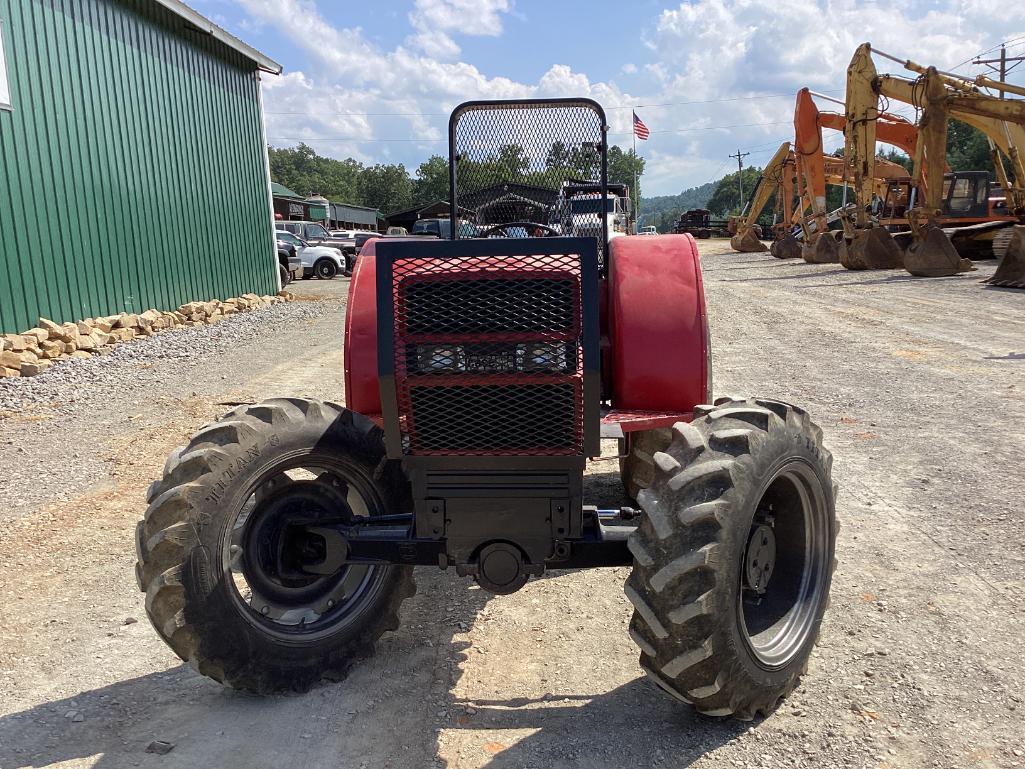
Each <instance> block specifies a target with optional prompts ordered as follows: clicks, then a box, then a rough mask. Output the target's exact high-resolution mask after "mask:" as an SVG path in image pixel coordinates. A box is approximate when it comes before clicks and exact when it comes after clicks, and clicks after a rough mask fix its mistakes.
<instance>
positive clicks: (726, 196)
mask: <svg viewBox="0 0 1025 769" xmlns="http://www.w3.org/2000/svg"><path fill="white" fill-rule="evenodd" d="M761 175H762V169H760V168H756V167H754V166H749V167H747V168H745V169H744V173H743V181H744V200H743V203H741V202H740V175H739V172H737V171H734V172H733V173H732V174H727V175H726V176H724V177H723V178H722V179H720V180H719V183H718V185H716V188H715V192H713V193H712V197H710V198H709V199H708V203H707V204H706V205H705V208H707V209H708V210H709V211H711V212H712V215H713V216H727V215H729V214H739V213H740V211H741V209H743V207H744V206H746V205H747V204H748V201H750V200H751V195H752V193H753V192H754V189H755V185H756V184H757V183H758V178H759V177H760V176H761ZM771 206H772V201H770V202H769V203H768V204H767V205H766V206H765V208H764V209H762V210H763V212H764V211H768V212H769V213H770V216H771V213H772V207H771Z"/></svg>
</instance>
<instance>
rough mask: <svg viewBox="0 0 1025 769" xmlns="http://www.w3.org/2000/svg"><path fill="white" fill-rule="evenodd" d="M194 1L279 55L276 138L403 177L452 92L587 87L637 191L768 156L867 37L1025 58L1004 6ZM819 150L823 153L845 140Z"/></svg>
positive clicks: (915, 48)
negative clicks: (633, 154)
mask: <svg viewBox="0 0 1025 769" xmlns="http://www.w3.org/2000/svg"><path fill="white" fill-rule="evenodd" d="M191 5H192V6H193V7H195V8H196V10H198V11H199V12H200V13H203V14H204V15H206V16H208V17H209V18H211V19H212V20H213V21H215V22H216V23H218V24H220V25H221V26H223V27H225V28H226V29H227V30H229V31H230V32H232V33H234V34H236V35H237V36H239V37H240V38H242V39H243V40H245V41H246V42H247V43H250V44H251V45H253V46H255V47H256V48H258V49H260V50H261V51H263V52H264V53H266V54H267V55H269V56H271V57H273V58H275V59H276V60H278V61H279V62H281V63H282V64H283V65H284V67H285V72H284V74H283V75H282V76H280V77H273V76H267V77H266V79H265V82H264V97H265V108H266V111H267V123H268V137H269V141H270V142H271V144H273V145H275V146H294V145H295V144H297V143H298V142H299V141H300V140H302V141H305V142H306V143H308V144H310V145H311V146H313V147H314V148H316V149H317V151H318V152H320V153H322V154H326V155H329V156H333V157H349V156H351V157H355V158H357V159H359V160H361V161H363V162H366V163H375V162H402V163H405V164H406V166H407V168H409V169H410V170H413V169H415V167H416V166H417V165H418V164H419V163H420V162H421V161H422V160H423V159H425V158H426V157H427V156H428V155H430V154H432V153H438V154H445V149H446V147H445V142H444V141H443V137H444V127H445V124H446V115H447V113H448V112H449V111H450V110H451V109H452V107H454V106H455V105H456V104H458V103H459V102H461V101H465V100H467V99H477V98H519V97H527V96H589V97H591V98H594V99H596V100H597V101H599V102H600V103H602V104H603V106H604V107H605V108H606V111H607V113H608V115H609V121H610V124H611V126H612V132H613V135H612V141H614V142H617V143H620V144H623V145H624V146H629V145H630V142H631V137H630V123H629V121H630V111H631V109H632V108H634V107H635V108H636V110H637V113H638V114H639V115H640V116H641V118H642V119H643V120H644V121H645V123H646V124H647V125H648V127H649V128H650V129H651V131H652V135H651V138H650V139H649V140H648V141H646V142H638V151H639V152H640V154H641V155H642V156H643V157H645V159H646V160H647V163H648V167H647V171H646V173H645V177H644V179H643V180H642V188H643V190H644V193H645V194H646V195H655V194H675V193H678V192H680V191H681V190H682V189H685V188H688V187H692V186H695V185H698V184H702V183H704V182H707V181H710V180H712V179H714V178H717V177H718V176H720V175H721V174H722V173H725V172H727V171H728V170H729V169H730V168H731V167H732V166H731V163H732V161H730V160H729V157H728V155H729V153H731V152H736V151H737V149H738V148H740V149H741V150H743V151H747V152H750V153H751V154H750V155H749V156H748V157H747V158H746V162H749V163H753V164H756V165H760V164H763V163H764V162H765V161H766V160H767V159H768V158H769V157H770V156H771V154H772V153H773V152H774V151H775V149H776V148H777V147H778V146H779V144H780V142H781V141H784V140H786V139H788V138H791V136H792V128H791V125H790V121H791V118H792V112H793V94H794V93H795V92H796V91H797V90H798V89H799V88H801V87H802V86H810V87H812V88H813V89H816V90H820V91H824V92H827V93H833V94H834V95H836V96H842V93H843V87H844V72H845V69H846V66H847V63H848V61H849V59H850V56H851V54H852V53H853V51H854V48H855V47H856V46H857V45H858V44H859V43H861V42H865V39H866V37H865V35H866V34H867V33H866V32H865V30H871V31H872V36H871V38H870V39H871V42H872V43H873V45H875V46H876V47H878V48H880V49H882V50H884V51H887V52H890V53H895V54H899V55H900V56H902V57H907V58H912V59H915V60H916V61H919V62H922V63H927V64H935V65H937V66H940V67H943V68H951V67H954V66H955V65H957V64H959V63H961V62H962V61H964V60H965V59H970V58H971V57H972V56H973V55H974V54H976V53H978V52H980V51H983V50H985V49H987V48H989V47H990V46H992V45H994V44H996V43H998V42H1000V41H1001V40H1009V39H1013V38H1018V37H1022V40H1021V41H1017V42H1016V43H1015V45H1014V46H1013V47H1012V53H1025V3H1006V2H997V0H974V1H972V2H969V0H940V1H939V2H928V3H925V2H920V1H919V0H912V1H911V2H909V3H906V4H904V5H903V6H901V7H900V8H898V9H894V7H893V5H892V3H885V4H883V3H876V2H855V0H837V1H833V0H829V1H828V2H827V1H820V2H809V1H808V0H688V2H682V3H681V2H657V1H656V0H641V1H640V2H622V0H620V1H619V2H611V0H590V2H580V1H578V0H562V1H560V0H547V2H541V1H540V0H402V1H400V0H381V1H378V2H375V1H374V0H369V2H368V1H367V0H364V1H363V2H349V0H192V2H191ZM799 20H800V21H804V22H807V21H809V20H811V21H812V22H813V23H811V24H808V23H797V22H798V21H799ZM820 20H821V21H820ZM895 66H896V65H891V67H895ZM887 69H889V67H884V66H883V63H880V71H886V70H887ZM959 71H960V72H965V73H972V72H974V71H975V70H974V69H973V68H972V66H971V65H970V64H969V65H966V66H963V67H962V68H961V69H960V70H959ZM1021 71H1025V67H1023V68H1022V70H1021ZM1014 79H1015V78H1012V80H1014ZM1017 81H1018V82H1021V78H1017ZM821 106H822V107H823V108H827V107H828V105H827V104H825V103H823V104H822V105H821ZM907 114H910V110H908V111H907ZM825 143H826V148H827V149H832V148H833V147H836V146H839V145H840V144H842V138H841V137H839V136H838V135H836V136H827V137H826V139H825Z"/></svg>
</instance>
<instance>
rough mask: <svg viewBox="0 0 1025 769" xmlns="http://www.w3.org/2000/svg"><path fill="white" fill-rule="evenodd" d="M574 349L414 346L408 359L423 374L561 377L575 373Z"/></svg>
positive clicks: (531, 344) (539, 345) (544, 344)
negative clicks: (571, 372) (526, 373)
mask: <svg viewBox="0 0 1025 769" xmlns="http://www.w3.org/2000/svg"><path fill="white" fill-rule="evenodd" d="M576 351H577V346H576V345H575V344H573V343H567V342H526V343H524V342H521V343H518V344H517V343H511V342H505V343H503V342H499V343H488V342H482V343H472V342H471V343H469V344H462V345H433V344H431V345H416V346H415V348H413V349H412V350H411V354H410V357H411V358H412V359H413V361H415V363H414V367H415V369H416V370H417V371H419V372H420V373H423V374H447V373H456V372H458V373H472V374H513V373H516V372H517V371H523V372H531V373H545V372H549V373H553V374H555V373H565V372H567V371H573V370H575V369H576V363H577V361H576Z"/></svg>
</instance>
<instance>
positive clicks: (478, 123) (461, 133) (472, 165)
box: [450, 100, 607, 264]
mask: <svg viewBox="0 0 1025 769" xmlns="http://www.w3.org/2000/svg"><path fill="white" fill-rule="evenodd" d="M452 121H453V122H452V125H451V136H450V141H451V147H450V154H451V162H452V163H453V164H454V165H455V189H454V190H453V199H454V200H457V201H458V205H459V212H460V216H461V217H465V218H467V219H469V220H470V221H471V222H472V224H473V225H474V229H475V230H476V232H478V233H482V232H488V233H490V236H492V237H528V236H536V235H544V234H546V232H550V230H549V231H546V230H541V229H536V228H532V227H530V226H529V224H530V223H533V224H536V225H544V226H546V227H551V228H553V229H554V231H555V232H564V230H563V229H562V226H563V223H564V221H565V215H566V213H567V211H565V210H564V208H565V207H566V205H567V204H566V203H565V200H564V198H561V197H560V192H561V191H562V190H563V187H564V185H565V184H567V183H575V184H578V185H579V184H585V185H592V187H593V188H594V194H595V196H603V195H604V192H605V190H606V188H605V168H604V167H603V163H604V160H605V150H606V143H605V142H606V138H605V116H604V115H603V114H602V112H601V109H600V107H598V106H597V105H596V104H594V103H593V102H588V101H575V100H572V101H571V100H567V101H565V102H557V101H548V102H545V101H540V102H539V101H512V102H489V103H483V104H471V105H466V106H464V107H462V108H460V109H458V110H457V111H456V112H455V113H454V114H453V118H452ZM510 223H517V224H518V225H521V226H513V227H509V228H505V229H497V230H495V229H493V228H495V227H496V226H497V225H505V224H510ZM595 229H596V232H595V233H594V235H595V237H596V238H597V240H598V258H599V264H601V263H603V253H604V246H605V240H606V237H607V236H605V235H604V234H603V231H602V225H601V224H600V222H599V221H598V217H597V216H595ZM460 237H464V235H460Z"/></svg>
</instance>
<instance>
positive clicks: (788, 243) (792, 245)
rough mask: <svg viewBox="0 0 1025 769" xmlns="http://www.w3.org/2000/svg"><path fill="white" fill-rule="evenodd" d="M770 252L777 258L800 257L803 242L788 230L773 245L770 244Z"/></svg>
mask: <svg viewBox="0 0 1025 769" xmlns="http://www.w3.org/2000/svg"><path fill="white" fill-rule="evenodd" d="M769 253H770V254H772V255H773V256H774V257H776V258H777V259H800V258H801V244H800V243H798V242H797V238H795V237H794V236H793V235H791V234H790V233H789V232H788V233H787V234H786V235H784V236H783V237H782V238H780V239H779V240H774V241H773V242H772V245H771V246H769Z"/></svg>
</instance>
